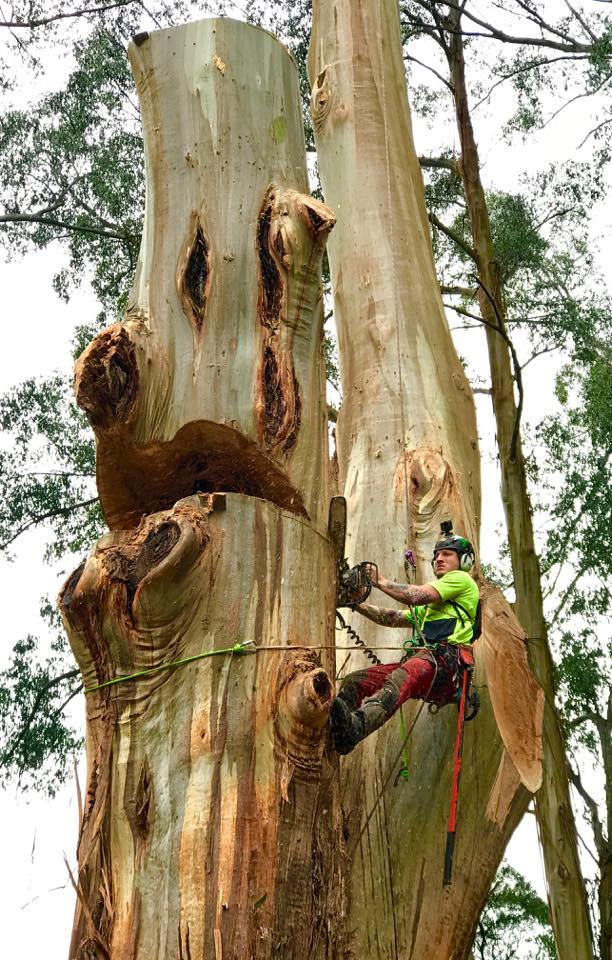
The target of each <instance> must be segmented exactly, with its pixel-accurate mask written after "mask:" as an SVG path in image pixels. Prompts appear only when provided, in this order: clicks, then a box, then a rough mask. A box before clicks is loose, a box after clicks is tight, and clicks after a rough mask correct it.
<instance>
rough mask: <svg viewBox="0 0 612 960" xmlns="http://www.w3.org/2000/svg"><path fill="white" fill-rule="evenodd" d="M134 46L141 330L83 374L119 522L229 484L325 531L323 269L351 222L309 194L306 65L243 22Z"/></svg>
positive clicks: (119, 340)
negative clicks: (332, 234) (340, 231)
mask: <svg viewBox="0 0 612 960" xmlns="http://www.w3.org/2000/svg"><path fill="white" fill-rule="evenodd" d="M128 52H129V57H130V62H131V66H132V70H133V73H134V77H135V80H136V86H137V88H138V94H139V99H140V104H141V110H142V120H143V128H144V138H145V159H146V210H145V224H144V232H143V239H142V245H141V251H140V257H139V261H138V266H137V270H136V278H135V281H134V287H133V290H132V293H131V296H130V299H129V304H128V308H127V314H126V321H127V322H126V323H123V324H121V325H115V326H113V327H110V328H109V329H108V330H106V331H104V332H103V333H102V334H100V335H99V336H98V337H97V338H96V339H95V340H94V341H93V343H92V344H91V345H90V347H88V349H87V350H86V351H85V353H84V354H83V356H82V357H81V358H80V361H79V363H78V365H77V374H76V393H77V399H78V401H79V403H80V405H81V406H82V407H83V408H84V410H85V411H86V413H87V415H88V416H89V418H90V421H91V423H92V425H93V427H94V431H95V433H96V437H97V442H98V461H97V462H98V489H99V493H100V498H101V503H102V508H103V510H104V513H105V516H106V519H107V522H108V524H109V526H110V527H111V528H112V529H115V528H117V529H120V528H125V527H127V526H134V525H136V524H137V523H138V522H139V520H140V517H141V516H142V514H143V513H150V512H152V511H155V510H161V509H165V508H167V507H169V506H171V505H172V504H173V503H174V502H175V501H176V500H177V499H179V498H180V497H183V496H187V495H189V494H191V493H193V492H195V491H198V490H199V491H211V490H216V489H226V490H232V491H235V492H240V491H246V492H249V493H251V494H252V495H254V496H260V497H264V498H266V499H269V500H271V501H273V502H276V503H278V504H279V505H280V506H283V507H286V508H287V509H290V510H294V511H295V512H296V513H301V514H304V515H308V516H311V517H312V518H313V520H314V522H316V523H320V525H321V526H322V525H323V524H324V518H325V517H326V512H327V503H326V502H322V500H321V497H320V492H321V488H320V476H321V473H322V471H323V470H324V469H325V468H326V462H327V450H326V431H325V429H324V424H325V423H326V416H327V407H326V403H325V395H324V368H323V366H322V364H321V363H320V352H321V338H322V299H321V286H320V264H321V258H322V255H323V248H324V245H325V240H326V237H327V234H328V232H329V230H330V229H331V228H332V227H333V225H334V217H333V215H332V214H331V211H329V210H328V209H327V208H326V207H324V206H323V205H322V204H321V203H319V202H318V201H317V200H314V199H313V198H312V197H310V196H308V182H307V175H306V157H305V149H304V135H303V129H302V117H301V108H300V103H299V93H298V84H297V73H296V69H295V64H294V63H293V61H292V59H291V57H290V56H289V55H288V53H287V51H286V50H285V49H284V48H283V47H282V46H281V45H280V44H279V42H278V41H277V40H276V39H275V38H274V37H273V36H272V35H271V34H269V33H267V32H266V31H264V30H261V29H259V28H256V27H248V26H246V25H245V24H241V23H238V22H237V21H234V20H230V19H219V20H217V19H211V20H202V21H199V22H198V23H193V24H189V25H186V26H181V27H176V28H173V29H171V30H161V31H155V32H153V33H151V34H149V35H147V36H145V37H143V38H142V39H141V41H140V42H139V43H138V44H132V45H131V46H130V49H129V51H128ZM315 437H316V442H313V441H314V438H315ZM224 450H225V451H227V453H226V454H225V453H224ZM281 475H282V476H281Z"/></svg>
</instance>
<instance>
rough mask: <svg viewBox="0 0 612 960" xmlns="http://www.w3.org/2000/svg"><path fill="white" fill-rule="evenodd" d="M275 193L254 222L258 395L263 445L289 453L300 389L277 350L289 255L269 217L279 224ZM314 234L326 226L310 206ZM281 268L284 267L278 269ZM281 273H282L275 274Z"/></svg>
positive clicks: (293, 440) (279, 348)
mask: <svg viewBox="0 0 612 960" xmlns="http://www.w3.org/2000/svg"><path fill="white" fill-rule="evenodd" d="M276 203H277V196H276V192H275V190H274V189H273V188H270V189H269V190H268V192H267V193H266V196H265V199H264V203H263V206H262V210H261V213H260V215H259V220H258V223H257V251H258V254H259V274H260V281H259V302H258V306H257V313H258V319H259V322H260V323H261V325H262V326H263V328H264V331H265V334H264V348H263V360H262V364H261V392H262V397H263V417H262V418H261V421H260V429H261V424H262V425H263V443H264V445H265V447H266V449H267V450H272V449H273V448H274V447H281V449H282V451H283V453H288V452H289V450H291V448H292V447H293V446H294V445H295V443H296V441H297V437H298V433H299V430H300V425H301V422H302V400H301V397H300V390H299V384H298V382H297V378H296V376H295V372H294V370H293V364H292V362H291V360H290V358H287V357H285V355H284V352H283V348H282V346H281V323H282V322H283V321H284V320H286V319H287V318H286V317H285V316H284V310H285V304H286V296H285V283H286V280H285V273H286V265H287V262H291V257H290V253H289V252H288V251H287V250H286V249H285V244H284V240H283V231H282V230H280V229H275V230H274V231H273V235H271V234H272V226H273V216H275V215H276V219H277V220H278V212H279V211H278V208H275V204H276ZM304 209H305V210H306V213H307V216H308V218H309V220H310V223H311V224H312V227H313V232H315V233H316V232H317V231H318V230H320V229H321V228H322V227H323V225H324V224H325V223H327V221H325V220H324V218H323V217H322V216H321V215H319V214H318V213H317V212H316V211H315V210H312V209H311V208H310V206H307V205H306V206H305V208H304ZM281 265H282V268H281ZM279 268H281V269H279Z"/></svg>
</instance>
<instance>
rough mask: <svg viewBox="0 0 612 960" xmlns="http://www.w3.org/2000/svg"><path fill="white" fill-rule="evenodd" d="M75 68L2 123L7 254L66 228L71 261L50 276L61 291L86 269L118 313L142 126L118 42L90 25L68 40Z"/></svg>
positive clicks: (135, 236) (136, 200)
mask: <svg viewBox="0 0 612 960" xmlns="http://www.w3.org/2000/svg"><path fill="white" fill-rule="evenodd" d="M74 53H75V59H76V69H75V70H74V71H73V72H72V74H71V75H70V77H69V80H68V83H67V85H66V88H65V89H64V90H60V91H59V92H56V93H52V94H49V95H47V96H46V97H43V98H42V99H41V100H40V101H39V102H38V103H37V104H36V106H34V107H32V108H30V109H27V110H12V111H9V112H8V113H7V114H5V116H4V117H3V119H2V121H1V124H0V180H1V181H2V183H3V184H4V186H3V190H2V193H3V198H4V204H5V218H6V217H11V216H13V217H14V220H12V221H11V220H10V219H8V220H6V222H4V223H3V224H1V226H2V242H3V245H4V246H5V247H6V248H7V250H8V251H9V252H10V253H11V254H12V255H15V254H23V253H24V252H26V251H27V250H28V249H30V248H32V247H36V248H45V247H47V246H48V245H49V244H50V243H51V242H52V241H54V240H55V239H56V238H57V237H63V238H64V242H65V244H66V246H67V252H68V255H69V263H68V265H67V266H65V267H64V268H63V269H61V270H60V271H59V273H58V274H57V276H56V278H55V281H54V286H55V290H56V292H57V293H58V295H59V296H61V297H62V298H64V299H67V298H68V297H69V295H70V291H71V289H72V288H73V286H75V285H78V284H80V283H81V282H82V280H83V278H84V277H87V276H89V277H90V278H91V282H92V287H93V290H94V292H95V294H96V296H97V297H98V299H99V301H100V302H101V303H102V304H103V305H104V306H105V308H106V309H107V310H108V311H109V312H110V315H111V318H110V320H109V322H113V321H114V320H115V319H116V316H115V311H116V305H117V302H118V300H119V298H120V296H121V295H122V294H123V293H124V291H125V289H126V287H128V286H129V284H130V282H131V279H132V274H133V271H134V267H135V264H136V258H137V255H138V247H139V244H140V233H141V227H142V216H143V209H144V190H143V160H142V136H141V134H140V131H139V130H138V129H137V121H138V115H137V109H136V107H135V105H134V90H133V82H132V79H131V75H130V72H129V69H128V65H127V61H126V57H125V51H124V49H123V47H122V46H121V44H120V43H118V41H117V39H116V38H115V37H113V36H111V35H110V34H108V33H107V32H106V31H103V30H97V31H96V32H95V33H93V34H92V35H91V36H90V37H88V38H87V39H86V40H84V41H82V42H79V43H77V44H76V45H75V50H74Z"/></svg>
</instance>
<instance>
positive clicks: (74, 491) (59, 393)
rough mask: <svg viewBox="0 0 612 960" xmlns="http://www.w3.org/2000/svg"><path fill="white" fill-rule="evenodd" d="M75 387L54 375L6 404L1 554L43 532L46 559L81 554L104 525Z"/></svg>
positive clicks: (1, 408)
mask: <svg viewBox="0 0 612 960" xmlns="http://www.w3.org/2000/svg"><path fill="white" fill-rule="evenodd" d="M71 394H72V391H71V388H70V385H69V384H68V383H67V382H66V380H65V379H64V378H63V377H60V376H59V375H56V376H54V377H51V378H49V379H47V380H27V381H26V382H25V383H23V384H21V386H19V387H16V388H15V389H13V390H11V391H10V392H9V393H7V394H5V395H4V396H3V397H0V428H1V429H2V431H3V447H4V449H1V450H0V485H1V487H2V491H3V497H2V501H1V502H0V549H3V550H4V551H5V552H6V551H9V550H10V549H11V546H12V544H13V543H14V542H15V541H16V539H17V538H18V537H19V536H20V534H21V533H24V532H25V531H26V530H28V529H31V528H33V527H37V526H41V525H44V526H45V529H46V531H47V533H48V536H49V538H50V539H49V543H48V546H47V555H48V556H49V557H62V556H64V555H65V554H67V553H73V552H75V551H77V552H78V551H82V550H83V549H84V548H85V546H86V545H87V546H88V545H89V544H91V542H92V541H93V540H95V539H97V538H98V537H99V536H100V534H101V532H102V530H103V521H102V517H101V513H100V509H99V505H98V500H97V496H96V490H95V484H94V477H95V452H94V444H93V439H92V436H91V431H90V430H89V427H88V424H87V422H86V420H85V417H84V416H83V414H82V413H81V412H80V411H79V410H78V409H77V407H76V406H75V404H74V402H73V400H72V397H71Z"/></svg>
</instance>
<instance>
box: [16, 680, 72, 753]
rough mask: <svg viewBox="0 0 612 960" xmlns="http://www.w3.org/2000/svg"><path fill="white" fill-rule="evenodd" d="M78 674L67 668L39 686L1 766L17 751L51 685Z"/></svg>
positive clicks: (56, 684) (54, 685)
mask: <svg viewBox="0 0 612 960" xmlns="http://www.w3.org/2000/svg"><path fill="white" fill-rule="evenodd" d="M78 675H79V670H67V671H66V673H62V674H60V675H59V676H58V677H53V678H52V679H51V680H49V682H48V683H45V684H44V686H43V687H41V689H40V690H39V691H38V693H37V695H36V698H35V700H34V703H33V704H32V708H31V710H30V712H29V714H28V715H27V717H26V718H25V720H24V721H23V723H22V724H21V727H20V729H19V733H18V734H17V736H16V737H15V739H14V741H13V744H12V747H11V749H10V750H9V751H8V753H7V754H6V756H5V757H4V758H3V761H2V764H3V766H8V764H9V763H10V762H11V760H12V759H13V757H14V756H15V754H16V753H17V749H18V747H19V744H20V743H22V742H23V739H24V737H25V736H26V734H27V732H28V730H29V729H30V727H31V725H32V721H33V720H34V718H35V716H36V714H37V713H38V708H39V707H40V705H41V703H42V702H43V700H44V699H45V697H46V695H47V694H48V692H49V690H51V689H52V688H53V687H56V686H58V684H60V683H63V682H64V680H72V678H73V677H77V676H78ZM81 689H82V684H81V686H80V687H79V688H78V690H75V691H74V693H73V694H72V695H71V697H70V698H69V699H72V696H74V695H76V693H78V692H79V690H81ZM66 702H69V701H66Z"/></svg>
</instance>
